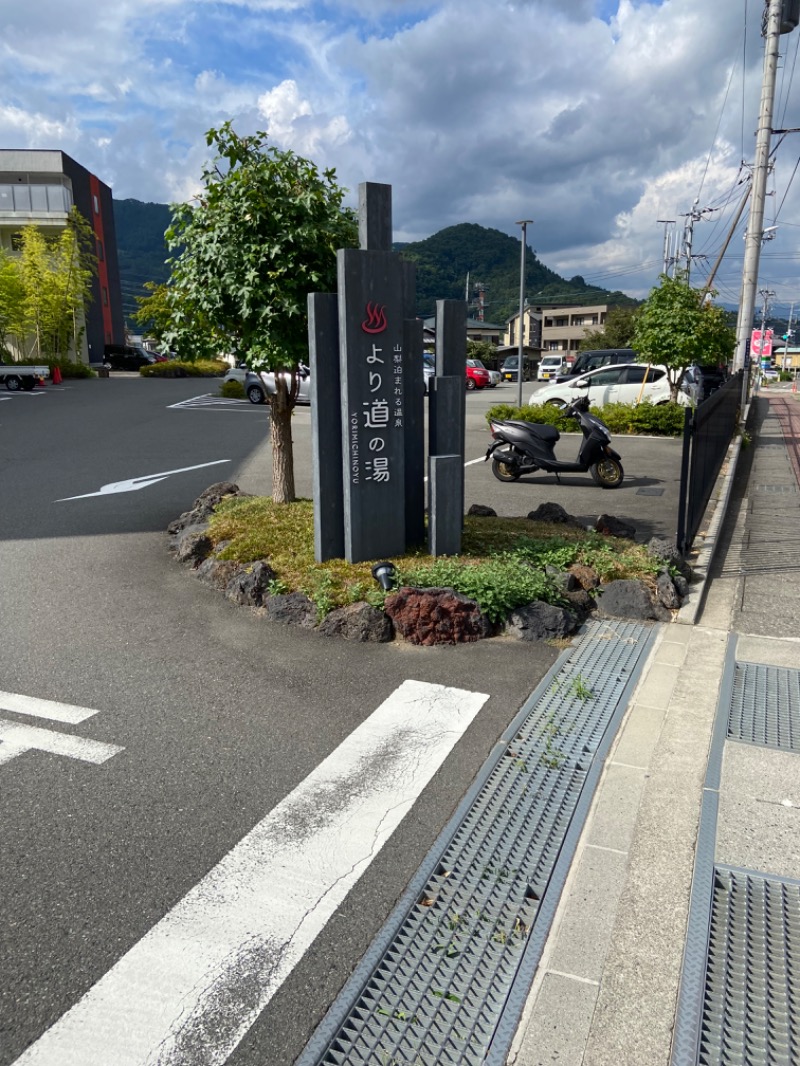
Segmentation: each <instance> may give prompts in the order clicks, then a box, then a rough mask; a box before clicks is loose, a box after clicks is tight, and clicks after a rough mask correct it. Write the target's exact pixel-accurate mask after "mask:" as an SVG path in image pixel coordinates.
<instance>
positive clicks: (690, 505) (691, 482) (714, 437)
mask: <svg viewBox="0 0 800 1066" xmlns="http://www.w3.org/2000/svg"><path fill="white" fill-rule="evenodd" d="M741 396H742V371H739V373H738V374H734V375H733V376H732V377H730V378H729V379H728V380H727V381H726V382H725V384H724V385H723V386H722V387H721V388H719V389H717V391H716V392H712V394H711V395H710V396H709V397H708V399H707V400H704V401H703V403H701V404H699V405H698V406H697V407H694V408H692V407H687V408H686V415H685V421H684V424H683V455H682V458H681V486H680V501H679V504H678V536H677V541H678V550H679V551H680V552H681V553H682V554H683V555H686V554H687V552H688V551H689V549H690V548H691V546H692V543H693V541H694V538H695V537H696V536H697V531H698V529H699V528H700V524H701V522H702V521H703V515H704V514H705V510H706V507H707V506H708V501H709V499H710V498H711V491H712V489H713V488H714V482H715V481H716V479H717V475H718V474H719V472H720V468H721V467H722V462H723V460H724V458H725V455H726V453H727V451H728V447H729V445H730V443H731V440H732V439H733V434H734V433H735V431H736V425H737V421H738V413H739V406H740V403H741Z"/></svg>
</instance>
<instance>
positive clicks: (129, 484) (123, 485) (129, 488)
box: [56, 459, 230, 503]
mask: <svg viewBox="0 0 800 1066" xmlns="http://www.w3.org/2000/svg"><path fill="white" fill-rule="evenodd" d="M229 462H230V459H215V460H214V461H213V462H211V463H198V464H197V466H181V467H179V468H178V469H177V470H162V472H161V473H160V474H145V476H144V477H131V478H128V479H127V481H111V482H110V483H109V484H108V485H103V486H102V487H101V488H100V489H99V490H98V491H97V492H84V493H83V495H82V496H64V497H62V498H61V499H60V500H56V503H67V502H68V501H69V500H86V499H88V498H89V497H90V496H108V495H109V494H111V493H114V492H136V491H137V489H146V488H149V486H150V485H155V484H156V482H158V481H163V480H164V478H167V477H169V476H170V474H185V473H186V471H187V470H203V469H204V468H205V467H207V466H219V464H220V463H229Z"/></svg>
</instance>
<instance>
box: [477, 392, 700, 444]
mask: <svg viewBox="0 0 800 1066" xmlns="http://www.w3.org/2000/svg"><path fill="white" fill-rule="evenodd" d="M590 410H591V412H592V414H593V415H597V417H598V418H599V419H601V420H602V421H603V422H605V424H606V425H607V426H608V428H609V429H610V430H611V432H612V433H616V434H618V435H620V436H622V435H629V434H643V435H647V436H652V437H679V436H680V435H681V433H682V432H683V423H684V419H685V414H684V412H685V410H686V408H685V407H683V405H682V404H679V403H661V404H652V403H650V402H649V401H648V400H644V401H643V402H642V403H639V404H629V403H608V404H606V405H605V407H602V408H599V407H592V408H590ZM492 418H494V419H508V418H517V419H522V420H523V421H525V422H535V423H538V424H539V425H547V426H555V427H556V429H558V431H559V432H560V433H577V432H578V431H579V426H578V423H577V421H576V420H575V419H574V418H568V417H567V416H566V415H565V414H564V413H563V412H562V411H561V410H560V409H559V408H558V407H554V406H553V405H552V404H523V406H522V407H515V406H513V405H512V404H507V403H501V404H496V405H495V406H494V407H490V408H489V410H488V411H487V412H486V420H487V421H488V420H489V419H492Z"/></svg>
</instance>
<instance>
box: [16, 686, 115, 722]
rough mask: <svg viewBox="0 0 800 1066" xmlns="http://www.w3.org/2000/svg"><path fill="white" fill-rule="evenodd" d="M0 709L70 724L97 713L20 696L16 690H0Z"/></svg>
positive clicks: (73, 705)
mask: <svg viewBox="0 0 800 1066" xmlns="http://www.w3.org/2000/svg"><path fill="white" fill-rule="evenodd" d="M0 710H3V711H16V712H17V714H27V715H30V716H31V717H32V718H48V719H49V720H50V721H51V722H69V723H70V725H79V724H80V723H81V722H85V721H86V719H87V718H91V717H92V715H94V714H97V711H93V710H91V709H90V708H89V707H76V706H75V704H73V703H57V702H56V701H55V700H40V699H36V697H35V696H20V695H18V694H17V693H16V692H0Z"/></svg>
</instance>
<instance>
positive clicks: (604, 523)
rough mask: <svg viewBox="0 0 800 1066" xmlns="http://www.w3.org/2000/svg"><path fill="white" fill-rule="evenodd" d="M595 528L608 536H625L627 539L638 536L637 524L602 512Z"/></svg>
mask: <svg viewBox="0 0 800 1066" xmlns="http://www.w3.org/2000/svg"><path fill="white" fill-rule="evenodd" d="M594 528H595V529H596V530H597V532H598V533H605V535H606V536H607V537H624V538H625V539H626V540H633V539H634V537H635V536H636V526H632V525H631V524H630V522H623V520H622V519H621V518H615V517H614V516H613V515H610V514H601V515H600V517H599V518H598V519H597V521H596V522H595V524H594Z"/></svg>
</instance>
